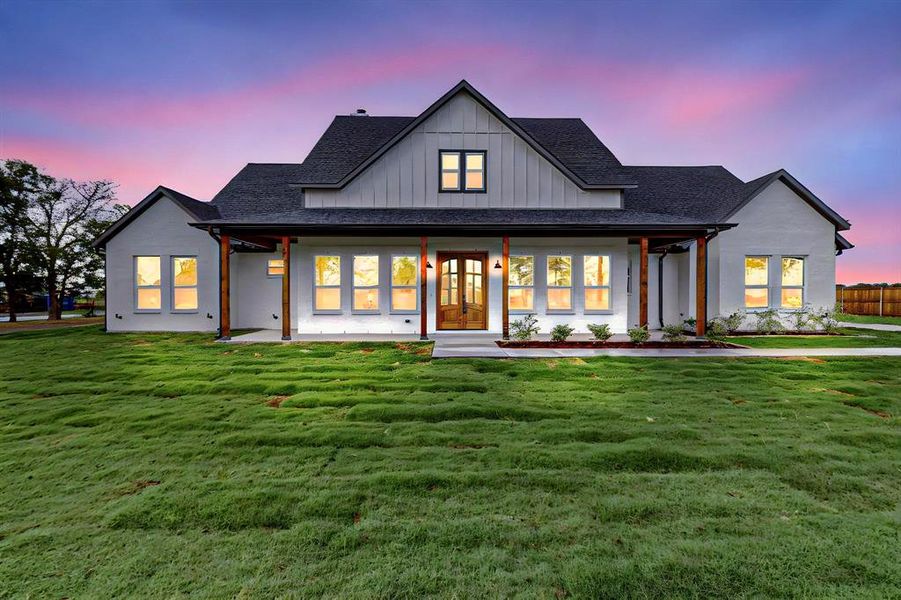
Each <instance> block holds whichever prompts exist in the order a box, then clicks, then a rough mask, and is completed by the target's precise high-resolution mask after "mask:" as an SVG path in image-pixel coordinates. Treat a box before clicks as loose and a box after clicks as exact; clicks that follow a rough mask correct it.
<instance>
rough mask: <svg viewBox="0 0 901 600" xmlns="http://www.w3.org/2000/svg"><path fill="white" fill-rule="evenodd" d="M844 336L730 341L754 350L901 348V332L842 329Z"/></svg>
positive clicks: (771, 337) (763, 337)
mask: <svg viewBox="0 0 901 600" xmlns="http://www.w3.org/2000/svg"><path fill="white" fill-rule="evenodd" d="M838 331H839V333H841V334H843V335H834V336H832V335H757V336H732V337H729V338H727V339H728V341H730V342H734V343H736V344H742V345H744V346H751V347H752V348H866V347H870V348H873V347H878V348H901V331H877V330H875V329H855V328H842V329H839V330H838Z"/></svg>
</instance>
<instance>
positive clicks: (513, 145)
mask: <svg viewBox="0 0 901 600" xmlns="http://www.w3.org/2000/svg"><path fill="white" fill-rule="evenodd" d="M358 118H360V119H365V118H367V117H358ZM439 150H485V151H486V152H487V154H486V161H487V171H488V172H487V186H486V188H487V191H486V192H485V193H459V192H456V193H454V192H451V193H448V192H439V163H438V161H439V154H438V153H439ZM305 206H306V207H307V208H335V207H349V208H361V207H362V208H557V209H560V208H621V207H622V197H621V192H620V191H619V190H592V191H584V190H581V189H579V187H578V186H576V185H575V184H574V183H573V182H572V181H571V180H570V179H569V178H567V177H566V176H565V175H563V173H562V172H560V171H559V170H558V169H557V168H556V167H554V166H553V165H552V164H551V163H550V162H548V161H547V160H546V159H544V158H543V157H542V156H541V155H540V154H538V153H537V152H536V151H535V150H533V149H532V148H531V147H530V146H529V145H528V144H527V143H526V142H525V141H523V139H522V138H521V137H519V136H518V135H517V134H515V133H514V132H513V131H511V130H510V129H509V128H508V127H507V126H506V125H504V124H503V123H501V121H500V120H498V119H497V118H496V117H495V116H494V115H492V114H491V113H490V112H488V110H486V109H485V108H484V107H483V106H482V105H481V104H479V103H478V102H476V101H475V100H474V99H473V98H472V97H471V96H470V95H469V94H467V93H464V92H461V93H459V94H458V95H457V96H455V97H453V98H451V99H450V100H449V101H448V102H447V103H446V104H445V105H443V106H442V107H441V108H439V109H438V110H437V111H436V112H435V113H434V114H433V115H432V116H430V117H429V118H428V119H426V120H425V121H424V122H423V123H422V124H421V125H419V127H417V128H416V129H414V130H413V131H412V132H410V134H409V135H407V136H406V137H405V138H404V139H403V140H401V141H400V142H398V144H397V145H395V146H394V147H393V148H391V149H390V150H389V151H388V152H386V153H385V154H384V155H383V156H381V157H380V158H379V159H378V160H376V161H375V162H374V163H373V164H372V165H370V166H369V167H368V168H367V169H366V170H365V171H363V172H362V173H360V174H359V175H358V176H357V177H356V178H355V179H354V180H353V181H351V182H350V183H349V184H348V185H347V186H346V187H345V188H343V189H340V190H323V189H308V190H306V194H305Z"/></svg>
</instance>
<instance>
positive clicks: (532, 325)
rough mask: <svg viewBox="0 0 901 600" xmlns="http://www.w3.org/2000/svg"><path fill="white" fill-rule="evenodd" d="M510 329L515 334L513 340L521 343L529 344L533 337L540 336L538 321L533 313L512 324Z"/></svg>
mask: <svg viewBox="0 0 901 600" xmlns="http://www.w3.org/2000/svg"><path fill="white" fill-rule="evenodd" d="M510 329H511V330H512V333H513V339H514V340H519V341H521V342H527V341H529V340H531V339H532V336H533V335H538V332H539V331H540V329H539V328H538V319H536V318H535V315H534V314H533V313H529V314H527V315H525V316H524V317H523V318H521V319H517V320H515V321H513V322H512V323H510Z"/></svg>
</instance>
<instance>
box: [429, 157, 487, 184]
mask: <svg viewBox="0 0 901 600" xmlns="http://www.w3.org/2000/svg"><path fill="white" fill-rule="evenodd" d="M440 154H441V191H442V192H484V191H485V162H486V153H485V151H484V150H472V151H469V150H442V151H441V153H440Z"/></svg>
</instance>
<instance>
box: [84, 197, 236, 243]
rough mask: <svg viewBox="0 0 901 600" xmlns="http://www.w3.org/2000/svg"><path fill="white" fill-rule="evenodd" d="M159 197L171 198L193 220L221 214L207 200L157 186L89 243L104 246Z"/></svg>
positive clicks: (201, 219) (210, 218)
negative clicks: (202, 200)
mask: <svg viewBox="0 0 901 600" xmlns="http://www.w3.org/2000/svg"><path fill="white" fill-rule="evenodd" d="M160 198H168V199H169V200H172V202H174V203H175V204H177V205H178V206H179V207H181V209H182V210H184V211H185V212H186V213H188V216H190V217H191V218H192V219H193V220H195V221H209V220H213V219H218V218H219V217H220V216H221V215H220V214H219V211H218V210H217V209H216V207H215V206H213V205H211V204H210V203H208V202H201V201H200V200H195V199H194V198H191V197H190V196H186V195H185V194H182V193H181V192H177V191H175V190H173V189H171V188H167V187H164V186H159V187H157V188H156V189H155V190H153V191H152V192H150V194H148V195H147V197H146V198H144V199H143V200H141V201H140V202H139V203H137V204H136V205H134V206H133V207H132V208H131V210H129V211H128V212H127V213H125V214H124V215H122V217H121V218H120V219H119V220H118V221H116V222H115V223H113V224H112V225H110V226H109V228H107V230H106V231H104V232H103V233H101V234H100V235H99V236H97V239H96V240H94V242H93V243H92V244H91V245H92V246H93V247H94V248H101V247H103V246H105V245H106V243H107V242H108V241H109V240H110V239H111V238H112V237H113V236H114V235H116V234H117V233H119V231H121V230H122V229H123V228H125V226H126V225H128V224H129V223H131V222H132V221H134V220H135V219H136V218H138V217H139V216H140V215H141V214H142V213H143V212H144V211H145V210H147V209H148V208H150V207H151V206H153V205H154V204H155V203H156V202H157V201H158V200H159V199H160Z"/></svg>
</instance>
